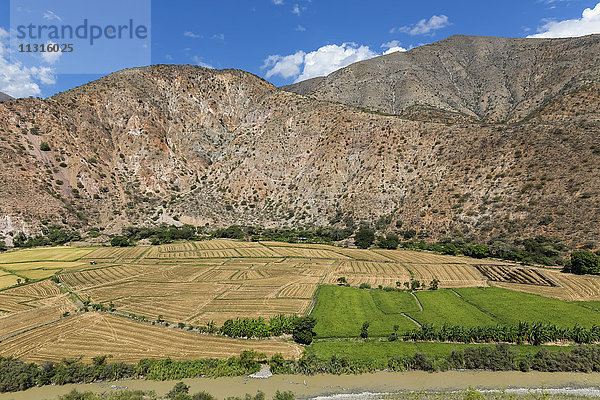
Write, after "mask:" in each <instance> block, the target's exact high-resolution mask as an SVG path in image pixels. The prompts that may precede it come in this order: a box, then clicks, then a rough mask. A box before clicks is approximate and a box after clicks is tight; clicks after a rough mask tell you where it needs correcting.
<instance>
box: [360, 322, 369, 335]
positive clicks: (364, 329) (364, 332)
mask: <svg viewBox="0 0 600 400" xmlns="http://www.w3.org/2000/svg"><path fill="white" fill-rule="evenodd" d="M360 337H361V338H363V339H366V338H368V337H369V322H368V321H365V322H363V324H362V328H360Z"/></svg>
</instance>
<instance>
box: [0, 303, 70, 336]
mask: <svg viewBox="0 0 600 400" xmlns="http://www.w3.org/2000/svg"><path fill="white" fill-rule="evenodd" d="M74 308H75V307H74V306H73V304H72V303H71V305H70V306H69V304H68V303H65V304H63V305H57V306H51V307H44V308H36V309H31V310H28V311H23V312H20V313H18V314H9V315H8V316H5V317H2V318H0V340H2V339H3V338H6V337H7V336H9V335H12V334H15V333H16V332H21V331H24V330H28V329H31V328H34V327H37V326H40V325H43V324H47V323H49V322H51V321H54V320H57V319H59V318H60V316H61V315H62V313H64V312H65V311H69V312H72V311H74ZM0 346H1V345H0Z"/></svg>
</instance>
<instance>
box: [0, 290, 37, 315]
mask: <svg viewBox="0 0 600 400" xmlns="http://www.w3.org/2000/svg"><path fill="white" fill-rule="evenodd" d="M30 300H33V299H32V298H31V297H25V296H9V295H5V294H0V310H2V311H7V312H10V313H14V312H19V311H26V310H31V309H32V307H30V306H27V305H25V304H22V303H23V302H26V301H30Z"/></svg>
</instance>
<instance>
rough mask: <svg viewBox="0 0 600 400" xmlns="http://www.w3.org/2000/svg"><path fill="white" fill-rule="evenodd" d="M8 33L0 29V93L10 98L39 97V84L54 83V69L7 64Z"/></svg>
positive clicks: (17, 63)
mask: <svg viewBox="0 0 600 400" xmlns="http://www.w3.org/2000/svg"><path fill="white" fill-rule="evenodd" d="M7 39H8V32H6V31H5V30H4V29H2V28H0V91H1V92H4V93H6V94H8V95H10V96H12V97H28V96H40V95H41V93H42V92H41V90H40V86H39V83H41V84H44V85H51V84H54V83H56V76H55V74H54V69H52V68H50V67H29V68H28V67H25V66H23V65H22V64H21V63H20V62H13V63H11V62H9V61H8V56H9V54H8V53H9V51H10V50H9V48H8V46H6V41H7Z"/></svg>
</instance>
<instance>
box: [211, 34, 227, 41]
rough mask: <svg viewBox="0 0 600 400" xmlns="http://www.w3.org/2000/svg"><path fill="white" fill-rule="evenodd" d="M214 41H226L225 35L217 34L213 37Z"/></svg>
mask: <svg viewBox="0 0 600 400" xmlns="http://www.w3.org/2000/svg"><path fill="white" fill-rule="evenodd" d="M212 38H213V39H219V40H225V35H224V34H223V33H215V34H214V35H212Z"/></svg>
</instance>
